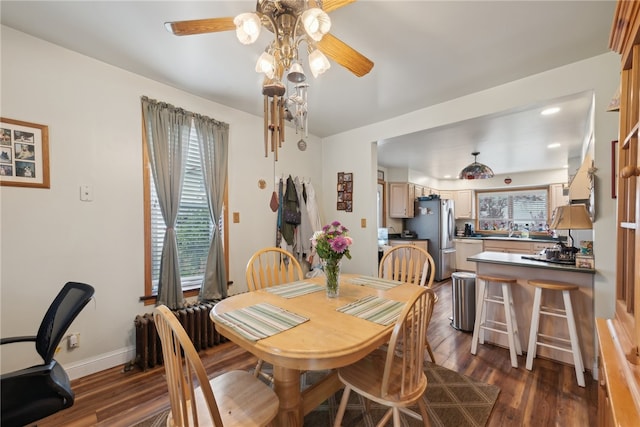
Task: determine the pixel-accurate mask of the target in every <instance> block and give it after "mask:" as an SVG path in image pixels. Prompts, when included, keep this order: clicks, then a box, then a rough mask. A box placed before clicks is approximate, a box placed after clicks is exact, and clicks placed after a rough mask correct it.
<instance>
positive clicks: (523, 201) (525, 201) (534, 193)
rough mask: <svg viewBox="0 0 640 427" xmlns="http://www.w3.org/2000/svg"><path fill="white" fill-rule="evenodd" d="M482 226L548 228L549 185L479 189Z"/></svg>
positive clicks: (494, 228)
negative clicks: (510, 188) (543, 186)
mask: <svg viewBox="0 0 640 427" xmlns="http://www.w3.org/2000/svg"><path fill="white" fill-rule="evenodd" d="M477 194H478V212H479V219H478V228H479V230H485V231H489V230H498V231H504V230H509V227H510V226H511V227H513V229H515V230H523V229H524V228H527V229H529V231H546V230H547V226H548V224H549V219H548V192H547V190H546V189H529V190H513V191H491V192H478V193H477Z"/></svg>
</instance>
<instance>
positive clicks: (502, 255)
mask: <svg viewBox="0 0 640 427" xmlns="http://www.w3.org/2000/svg"><path fill="white" fill-rule="evenodd" d="M523 256H524V257H531V255H530V254H514V253H506V252H481V253H479V254H476V255H473V256H470V257H469V258H467V261H473V262H486V263H490V264H505V265H513V266H519V267H533V268H545V269H550V270H564V271H575V272H579V273H587V274H595V272H596V270H594V269H591V268H578V267H576V266H575V265H563V264H554V263H550V262H547V261H543V260H540V261H538V260H532V259H525V258H522V257H523Z"/></svg>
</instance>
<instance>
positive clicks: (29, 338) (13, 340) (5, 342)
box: [0, 335, 36, 345]
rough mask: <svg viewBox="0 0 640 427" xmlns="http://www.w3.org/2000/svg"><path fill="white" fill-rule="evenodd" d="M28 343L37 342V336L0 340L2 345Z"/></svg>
mask: <svg viewBox="0 0 640 427" xmlns="http://www.w3.org/2000/svg"><path fill="white" fill-rule="evenodd" d="M27 341H33V342H35V341H36V336H35V335H33V336H32V335H29V336H23V337H9V338H0V345H2V344H11V343H14V342H27Z"/></svg>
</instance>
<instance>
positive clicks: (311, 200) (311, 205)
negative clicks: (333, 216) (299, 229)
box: [304, 181, 322, 232]
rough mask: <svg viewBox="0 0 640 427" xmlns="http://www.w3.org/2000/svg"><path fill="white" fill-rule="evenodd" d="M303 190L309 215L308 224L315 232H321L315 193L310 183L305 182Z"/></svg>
mask: <svg viewBox="0 0 640 427" xmlns="http://www.w3.org/2000/svg"><path fill="white" fill-rule="evenodd" d="M304 188H305V191H306V193H307V203H306V205H307V213H308V214H309V222H310V223H311V229H312V230H313V231H314V232H315V231H320V230H322V220H321V219H320V211H319V210H318V203H317V201H316V191H315V189H314V188H313V185H311V182H310V181H305V183H304Z"/></svg>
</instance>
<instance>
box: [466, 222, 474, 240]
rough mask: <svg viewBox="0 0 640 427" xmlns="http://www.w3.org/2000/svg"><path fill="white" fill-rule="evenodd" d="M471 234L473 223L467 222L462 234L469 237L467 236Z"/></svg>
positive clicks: (472, 232)
mask: <svg viewBox="0 0 640 427" xmlns="http://www.w3.org/2000/svg"><path fill="white" fill-rule="evenodd" d="M473 234H474V231H473V225H472V224H470V223H468V222H467V223H466V224H465V225H464V236H465V237H469V236H473Z"/></svg>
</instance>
